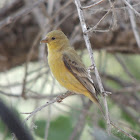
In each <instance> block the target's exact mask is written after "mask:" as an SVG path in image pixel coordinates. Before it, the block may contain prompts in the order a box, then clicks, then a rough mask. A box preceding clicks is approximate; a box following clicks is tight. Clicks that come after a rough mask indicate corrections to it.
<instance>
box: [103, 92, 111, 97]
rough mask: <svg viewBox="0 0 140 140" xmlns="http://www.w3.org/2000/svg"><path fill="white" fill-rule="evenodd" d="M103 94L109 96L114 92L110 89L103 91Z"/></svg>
mask: <svg viewBox="0 0 140 140" xmlns="http://www.w3.org/2000/svg"><path fill="white" fill-rule="evenodd" d="M102 94H103V95H104V96H108V95H111V94H112V92H110V91H103V92H102Z"/></svg>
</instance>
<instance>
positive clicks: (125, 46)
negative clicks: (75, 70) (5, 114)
mask: <svg viewBox="0 0 140 140" xmlns="http://www.w3.org/2000/svg"><path fill="white" fill-rule="evenodd" d="M80 2H81V5H82V10H83V12H84V18H85V21H86V24H87V32H88V34H89V36H90V41H91V45H92V49H93V52H94V58H95V62H96V65H97V68H98V70H99V73H100V76H101V79H102V82H103V85H104V87H105V90H106V91H110V92H112V95H109V96H108V97H107V102H108V107H109V114H110V117H111V119H112V120H113V122H115V123H116V124H117V126H119V127H120V128H122V129H123V130H125V131H126V132H127V133H129V134H131V135H132V136H133V137H135V138H136V139H140V55H139V54H140V8H139V7H140V1H139V0H117V1H115V0H114V1H111V0H101V1H99V0H81V1H80ZM97 2H99V3H98V4H96V3H97ZM54 29H61V30H62V31H63V32H64V33H65V34H66V35H67V36H68V38H69V39H70V43H71V45H72V46H73V47H74V48H75V49H76V50H77V53H78V54H79V55H80V56H81V59H82V60H83V62H84V64H85V65H86V66H87V68H88V67H89V66H90V65H91V63H90V58H89V54H88V51H87V49H86V45H85V42H84V39H83V32H82V29H81V25H80V22H79V17H78V13H77V8H76V5H75V3H74V1H73V0H67V1H66V0H1V1H0V98H2V99H3V100H4V101H5V103H6V104H7V105H8V106H9V107H10V108H12V109H14V110H15V112H18V113H19V117H20V118H21V120H22V121H24V120H25V119H26V118H27V117H28V116H29V115H30V114H31V112H32V111H33V110H35V109H36V108H38V107H40V106H42V105H44V104H45V103H46V102H47V101H51V100H54V99H55V98H56V97H57V96H59V95H61V94H63V93H66V89H64V88H63V87H61V86H60V85H59V84H58V82H57V81H56V80H55V79H54V78H53V76H52V74H51V72H50V69H49V66H48V62H47V48H45V45H44V44H40V40H41V38H43V37H44V36H45V35H46V33H48V32H49V31H51V30H54ZM94 80H95V81H96V78H95V79H94ZM100 100H101V103H102V104H103V98H102V97H100ZM26 124H27V126H28V127H29V129H30V133H31V134H32V135H33V136H34V138H35V139H37V140H56V139H60V140H85V139H87V140H130V138H129V137H127V136H126V135H124V134H123V133H122V132H120V131H118V130H117V129H116V128H114V127H112V129H111V136H108V135H107V132H106V128H107V125H106V121H105V120H104V118H103V116H102V114H101V112H100V111H99V109H98V108H97V106H96V105H95V104H93V103H91V102H90V101H89V100H88V99H87V98H86V97H84V96H83V95H73V96H69V97H67V98H65V99H64V100H63V101H62V102H61V103H58V102H55V103H53V104H51V105H49V106H47V107H44V108H43V109H42V110H41V111H39V112H37V113H36V114H34V115H33V116H32V117H31V118H30V119H29V120H27V121H26ZM12 137H13V135H12V134H11V133H10V132H9V131H8V129H7V127H6V126H5V125H4V124H3V122H2V121H1V120H0V139H1V140H11V139H12Z"/></svg>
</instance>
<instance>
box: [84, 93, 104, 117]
mask: <svg viewBox="0 0 140 140" xmlns="http://www.w3.org/2000/svg"><path fill="white" fill-rule="evenodd" d="M86 96H87V97H88V98H89V99H90V100H91V101H92V102H93V103H95V104H96V105H97V106H98V108H99V109H100V111H101V112H102V114H103V117H104V118H106V117H105V112H104V110H103V107H102V105H101V103H100V102H99V99H98V98H95V97H94V96H93V95H92V94H89V93H88V94H86Z"/></svg>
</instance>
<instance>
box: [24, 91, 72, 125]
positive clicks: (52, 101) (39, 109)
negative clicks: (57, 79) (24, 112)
mask: <svg viewBox="0 0 140 140" xmlns="http://www.w3.org/2000/svg"><path fill="white" fill-rule="evenodd" d="M73 94H74V93H71V92H69V91H68V92H66V93H65V94H62V95H59V96H57V97H56V98H55V99H53V100H51V101H48V102H46V104H44V105H42V106H40V107H38V108H36V109H35V110H34V111H33V112H31V114H30V115H29V116H28V117H27V118H26V119H25V120H24V123H26V121H28V120H29V119H30V118H31V117H32V116H33V115H35V114H36V113H37V112H38V111H41V110H42V109H44V108H45V107H46V106H49V105H51V104H53V103H55V102H62V100H63V99H65V98H66V97H68V96H70V95H73Z"/></svg>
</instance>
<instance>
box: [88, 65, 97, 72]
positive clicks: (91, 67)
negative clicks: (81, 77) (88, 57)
mask: <svg viewBox="0 0 140 140" xmlns="http://www.w3.org/2000/svg"><path fill="white" fill-rule="evenodd" d="M94 68H95V66H94V65H91V66H89V67H88V69H87V70H88V71H89V72H90V71H92V70H94Z"/></svg>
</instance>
